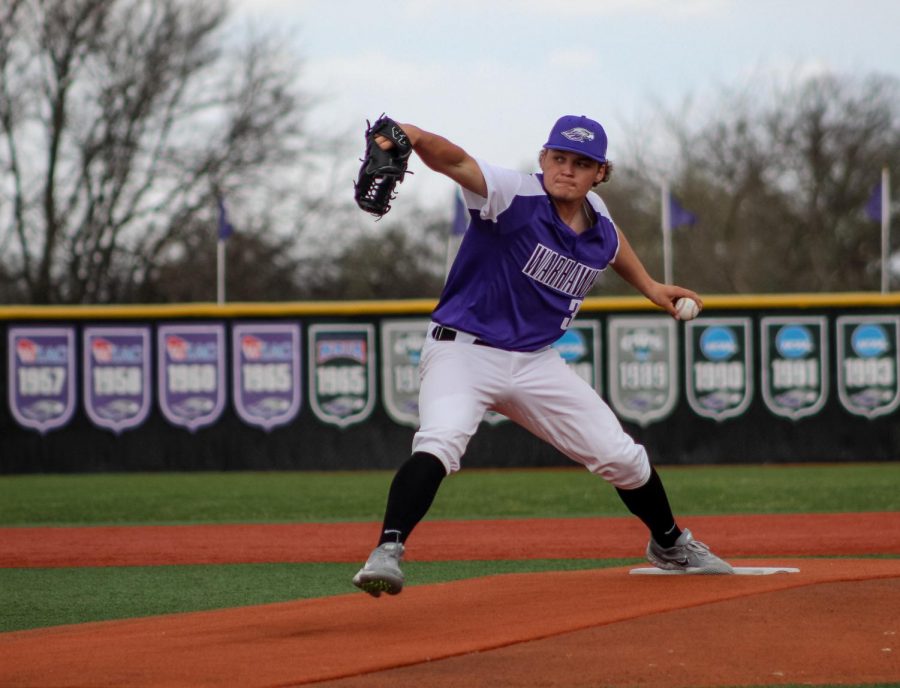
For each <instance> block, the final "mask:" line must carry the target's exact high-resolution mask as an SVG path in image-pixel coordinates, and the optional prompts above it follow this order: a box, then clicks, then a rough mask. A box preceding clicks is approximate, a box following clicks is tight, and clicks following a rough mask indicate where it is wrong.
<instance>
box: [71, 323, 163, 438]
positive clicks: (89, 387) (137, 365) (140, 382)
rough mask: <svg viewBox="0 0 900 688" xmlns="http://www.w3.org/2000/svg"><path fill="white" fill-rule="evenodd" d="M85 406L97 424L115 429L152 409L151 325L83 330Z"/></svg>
mask: <svg viewBox="0 0 900 688" xmlns="http://www.w3.org/2000/svg"><path fill="white" fill-rule="evenodd" d="M83 360H84V409H85V411H86V412H87V414H88V417H89V418H90V419H91V420H92V421H93V422H94V424H95V425H98V426H100V427H101V428H109V429H110V430H112V431H113V432H115V433H117V434H118V433H120V432H122V431H123V430H127V429H130V428H135V427H137V426H139V425H140V424H141V423H143V422H144V421H145V420H146V419H147V416H148V415H149V413H150V386H151V383H150V328H149V327H88V328H85V330H84V358H83Z"/></svg>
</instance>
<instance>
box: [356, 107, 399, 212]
mask: <svg viewBox="0 0 900 688" xmlns="http://www.w3.org/2000/svg"><path fill="white" fill-rule="evenodd" d="M376 136H383V137H384V138H386V139H388V140H389V141H390V142H391V143H392V144H394V145H393V146H391V148H390V149H389V150H383V149H382V148H381V147H380V146H379V145H378V144H377V143H375V137H376ZM410 153H412V145H411V144H410V142H409V138H408V137H407V136H406V134H405V133H404V131H403V130H402V129H401V128H400V126H399V125H398V124H397V123H396V122H395V121H394V120H392V119H391V118H390V117H385V116H384V115H382V116H381V117H379V118H378V119H377V120H375V124H369V121H368V120H366V157H365V159H364V160H363V161H362V167H360V168H359V175H358V176H357V178H356V182H355V183H354V185H353V188H354V191H355V196H356V204H357V205H358V206H359V207H360V208H362V209H363V210H365V211H366V212H367V213H372V215H375V216H377V217H381V216H382V215H384V214H385V213H386V212H387V211H388V210H390V209H391V201H392V200H394V199H395V198H396V197H397V195H396V194H395V193H394V188H395V187H396V186H397V184H399V183H400V182H402V181H403V176H404V175H405V174H406V166H407V163H408V161H409V154H410ZM410 174H412V172H410Z"/></svg>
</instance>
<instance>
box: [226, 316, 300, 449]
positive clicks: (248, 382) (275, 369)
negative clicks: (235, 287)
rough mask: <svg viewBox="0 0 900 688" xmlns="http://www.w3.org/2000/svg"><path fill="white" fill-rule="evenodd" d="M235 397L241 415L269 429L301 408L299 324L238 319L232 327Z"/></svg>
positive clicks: (289, 418) (251, 423)
mask: <svg viewBox="0 0 900 688" xmlns="http://www.w3.org/2000/svg"><path fill="white" fill-rule="evenodd" d="M231 343H232V346H231V351H232V373H233V374H232V378H233V386H232V400H233V402H234V408H235V411H236V412H237V415H238V417H239V418H240V419H241V420H243V421H244V422H245V423H247V424H248V425H255V426H257V427H260V428H262V429H263V430H265V431H267V432H268V431H269V430H271V429H272V428H275V427H277V426H279V425H285V424H287V423H290V422H291V421H292V420H294V418H296V417H297V414H298V413H299V412H300V406H301V404H302V389H303V388H302V386H301V384H300V361H301V355H300V353H301V352H300V347H301V344H300V325H299V324H298V323H258V322H253V323H235V324H234V325H233V327H232V329H231Z"/></svg>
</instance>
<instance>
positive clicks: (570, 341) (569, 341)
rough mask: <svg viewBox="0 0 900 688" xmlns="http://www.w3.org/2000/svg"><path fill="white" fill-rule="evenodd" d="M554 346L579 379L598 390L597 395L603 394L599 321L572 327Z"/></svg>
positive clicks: (577, 323)
mask: <svg viewBox="0 0 900 688" xmlns="http://www.w3.org/2000/svg"><path fill="white" fill-rule="evenodd" d="M552 346H553V348H554V349H556V350H557V351H558V352H559V355H560V356H562V359H563V360H564V361H565V362H566V364H567V365H568V366H569V367H570V368H571V369H572V370H573V371H574V372H575V374H576V375H578V377H580V378H581V379H582V380H584V381H585V382H587V383H588V384H589V385H590V386H591V387H593V388H594V389H595V390H597V394H600V393H601V391H602V390H601V388H600V323H599V322H598V321H596V320H584V321H579V322H576V323H575V324H573V325H570V326H569V329H568V330H566V331H565V332H564V333H563V335H562V337H560V338H559V339H557V340H556V341H555V342H554V343H553V345H552Z"/></svg>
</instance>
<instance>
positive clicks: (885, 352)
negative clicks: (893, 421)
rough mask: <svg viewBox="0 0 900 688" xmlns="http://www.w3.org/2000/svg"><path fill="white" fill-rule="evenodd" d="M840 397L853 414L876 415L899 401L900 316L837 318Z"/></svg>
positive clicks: (844, 405) (890, 410) (894, 407)
mask: <svg viewBox="0 0 900 688" xmlns="http://www.w3.org/2000/svg"><path fill="white" fill-rule="evenodd" d="M836 328H837V370H838V397H839V398H840V400H841V404H842V405H843V407H844V408H845V409H847V410H848V411H849V412H850V413H853V414H855V415H857V416H865V417H866V418H876V417H878V416H883V415H885V414H888V413H891V412H893V411H894V409H896V408H897V404H898V402H900V390H898V385H897V370H898V368H900V346H898V335H900V318H898V317H896V316H877V315H872V316H850V315H847V316H842V317H839V318H838V319H837V325H836Z"/></svg>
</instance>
